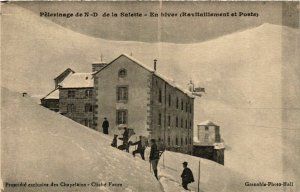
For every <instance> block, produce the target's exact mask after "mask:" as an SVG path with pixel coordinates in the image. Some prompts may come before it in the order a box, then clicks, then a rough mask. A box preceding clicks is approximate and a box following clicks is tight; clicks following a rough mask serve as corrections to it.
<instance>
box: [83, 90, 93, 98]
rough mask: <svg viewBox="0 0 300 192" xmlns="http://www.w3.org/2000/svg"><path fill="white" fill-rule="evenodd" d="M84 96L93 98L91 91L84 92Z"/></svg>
mask: <svg viewBox="0 0 300 192" xmlns="http://www.w3.org/2000/svg"><path fill="white" fill-rule="evenodd" d="M85 96H86V97H92V96H93V90H86V91H85Z"/></svg>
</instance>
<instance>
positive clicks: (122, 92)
mask: <svg viewBox="0 0 300 192" xmlns="http://www.w3.org/2000/svg"><path fill="white" fill-rule="evenodd" d="M117 100H118V101H127V100H128V87H127V86H120V87H117Z"/></svg>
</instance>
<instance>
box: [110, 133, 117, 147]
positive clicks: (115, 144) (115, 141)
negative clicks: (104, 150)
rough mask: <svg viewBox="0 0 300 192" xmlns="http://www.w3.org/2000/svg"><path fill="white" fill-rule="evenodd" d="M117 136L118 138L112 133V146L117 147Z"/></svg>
mask: <svg viewBox="0 0 300 192" xmlns="http://www.w3.org/2000/svg"><path fill="white" fill-rule="evenodd" d="M117 138H118V135H114V139H113V141H112V143H111V146H112V147H118V140H117Z"/></svg>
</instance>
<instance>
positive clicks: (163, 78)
mask: <svg viewBox="0 0 300 192" xmlns="http://www.w3.org/2000/svg"><path fill="white" fill-rule="evenodd" d="M121 56H125V57H127V58H128V59H130V60H131V61H133V62H134V63H136V64H138V65H140V66H141V67H143V68H144V69H146V70H148V71H150V72H152V73H153V74H154V75H156V76H157V77H159V78H161V79H162V80H164V81H165V82H167V83H168V84H169V85H170V86H172V87H174V88H177V89H178V90H179V91H181V92H183V93H185V94H186V95H188V96H189V97H191V98H195V96H194V95H193V94H192V93H191V92H190V91H188V90H185V89H183V88H182V87H181V86H179V85H178V84H176V83H175V81H174V80H172V79H169V78H167V77H165V76H164V75H162V74H160V73H158V72H157V71H155V70H154V69H152V68H150V67H148V66H147V65H146V64H144V63H143V62H141V61H139V60H137V59H135V58H133V57H131V56H129V55H127V54H125V53H123V54H121V55H120V56H119V57H121ZM119 57H117V58H116V59H114V60H113V61H111V62H110V63H109V64H108V65H107V66H109V65H110V64H111V63H113V62H114V61H115V60H117V59H118V58H119ZM104 68H105V67H104ZM104 68H102V69H104ZM102 69H101V70H102ZM101 70H99V71H97V72H95V73H93V74H97V73H98V72H100V71H101Z"/></svg>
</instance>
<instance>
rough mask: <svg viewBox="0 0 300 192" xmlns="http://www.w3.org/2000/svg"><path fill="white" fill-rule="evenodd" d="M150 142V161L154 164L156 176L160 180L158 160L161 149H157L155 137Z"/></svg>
mask: <svg viewBox="0 0 300 192" xmlns="http://www.w3.org/2000/svg"><path fill="white" fill-rule="evenodd" d="M150 143H151V150H150V156H149V162H150V164H151V165H152V169H153V172H154V176H155V177H156V179H157V180H158V176H157V165H158V161H159V150H158V149H157V145H156V142H155V139H151V140H150Z"/></svg>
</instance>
